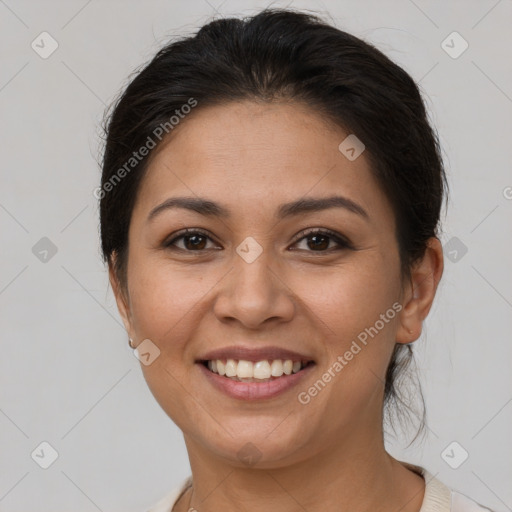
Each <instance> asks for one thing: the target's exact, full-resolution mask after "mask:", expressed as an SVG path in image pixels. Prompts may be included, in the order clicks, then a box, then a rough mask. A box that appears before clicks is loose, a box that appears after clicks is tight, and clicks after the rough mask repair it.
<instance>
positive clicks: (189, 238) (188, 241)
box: [183, 235, 206, 251]
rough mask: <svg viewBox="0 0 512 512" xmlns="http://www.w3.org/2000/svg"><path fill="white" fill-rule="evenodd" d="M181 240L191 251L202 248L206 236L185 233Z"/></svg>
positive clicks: (204, 244)
mask: <svg viewBox="0 0 512 512" xmlns="http://www.w3.org/2000/svg"><path fill="white" fill-rule="evenodd" d="M183 240H184V241H185V242H184V245H185V247H186V248H187V249H189V250H191V251H194V250H197V249H204V248H205V246H206V237H204V236H203V235H185V236H184V237H183Z"/></svg>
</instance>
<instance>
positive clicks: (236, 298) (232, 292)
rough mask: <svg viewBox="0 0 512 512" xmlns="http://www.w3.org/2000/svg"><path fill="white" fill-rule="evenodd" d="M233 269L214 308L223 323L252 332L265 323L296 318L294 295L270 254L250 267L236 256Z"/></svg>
mask: <svg viewBox="0 0 512 512" xmlns="http://www.w3.org/2000/svg"><path fill="white" fill-rule="evenodd" d="M233 266H234V268H233V269H232V270H231V271H230V272H229V273H228V274H227V276H226V277H225V279H223V281H222V287H221V289H220V291H219V293H218V296H217V298H216V301H215V304H214V313H215V315H216V317H217V318H218V319H219V320H220V321H223V322H226V321H231V322H235V321H237V322H239V323H240V324H242V325H243V326H244V327H246V328H248V329H257V328H259V327H261V326H262V325H263V324H265V323H271V322H272V321H274V322H276V323H279V322H289V321H290V320H291V319H292V318H293V315H294V312H295V301H294V300H293V292H292V290H291V289H290V288H289V285H288V284H287V283H286V279H285V276H284V275H283V274H282V272H280V271H279V265H277V264H276V262H275V259H274V258H273V256H272V255H271V253H270V251H268V250H264V251H263V252H262V253H261V254H260V256H259V257H258V258H257V259H256V260H254V261H252V262H250V263H249V262H247V261H245V260H244V259H243V258H242V257H240V256H239V255H238V254H237V253H234V255H233Z"/></svg>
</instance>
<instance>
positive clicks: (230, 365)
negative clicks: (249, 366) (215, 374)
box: [225, 359, 238, 377]
mask: <svg viewBox="0 0 512 512" xmlns="http://www.w3.org/2000/svg"><path fill="white" fill-rule="evenodd" d="M237 366H238V365H237V363H236V361H235V360H234V359H228V360H227V361H226V366H225V368H226V377H235V376H236V367H237Z"/></svg>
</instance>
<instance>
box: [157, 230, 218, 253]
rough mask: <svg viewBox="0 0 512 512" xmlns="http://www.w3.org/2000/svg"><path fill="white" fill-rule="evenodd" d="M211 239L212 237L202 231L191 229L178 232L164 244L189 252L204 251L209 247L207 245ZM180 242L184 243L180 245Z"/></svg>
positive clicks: (167, 246) (170, 247)
mask: <svg viewBox="0 0 512 512" xmlns="http://www.w3.org/2000/svg"><path fill="white" fill-rule="evenodd" d="M209 240H211V238H210V237H209V236H208V235H206V234H205V233H203V232H202V231H197V230H192V229H189V230H186V231H185V232H182V233H181V234H178V235H177V236H175V237H174V238H173V239H172V240H169V241H168V242H165V243H164V246H165V247H166V248H169V249H178V250H181V251H187V252H194V251H195V252H203V251H204V250H205V249H208V247H207V245H208V241H209ZM178 242H182V244H181V245H179V244H178Z"/></svg>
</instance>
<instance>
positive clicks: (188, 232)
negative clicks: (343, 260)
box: [164, 228, 353, 253]
mask: <svg viewBox="0 0 512 512" xmlns="http://www.w3.org/2000/svg"><path fill="white" fill-rule="evenodd" d="M192 235H201V236H203V237H205V238H208V239H210V240H212V238H211V237H210V236H209V235H208V233H207V232H206V231H203V230H202V229H199V228H193V229H192V228H187V229H185V230H183V231H180V232H178V233H177V235H176V236H174V237H173V238H172V239H171V240H169V241H168V242H164V246H165V247H166V248H168V249H171V250H178V251H183V252H188V253H194V252H197V253H202V252H205V251H206V250H207V249H201V250H197V251H194V250H188V249H182V248H181V247H176V246H174V244H175V242H176V241H177V240H180V239H182V238H185V237H186V236H192ZM312 235H324V236H328V237H329V238H331V239H332V240H334V241H335V242H336V243H337V244H338V246H339V247H338V248H334V249H333V248H330V249H325V250H321V251H313V250H308V251H307V252H313V253H315V252H318V253H330V252H332V251H339V250H342V249H353V246H352V244H351V243H350V242H349V241H348V239H346V238H345V237H343V236H341V235H339V234H337V233H336V232H334V231H331V230H330V229H316V228H307V229H304V230H302V231H301V232H300V233H298V235H297V239H296V240H295V242H293V245H295V244H297V243H298V242H301V241H302V240H304V239H306V238H307V237H309V236H312ZM295 250H297V249H295Z"/></svg>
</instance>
